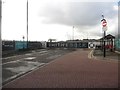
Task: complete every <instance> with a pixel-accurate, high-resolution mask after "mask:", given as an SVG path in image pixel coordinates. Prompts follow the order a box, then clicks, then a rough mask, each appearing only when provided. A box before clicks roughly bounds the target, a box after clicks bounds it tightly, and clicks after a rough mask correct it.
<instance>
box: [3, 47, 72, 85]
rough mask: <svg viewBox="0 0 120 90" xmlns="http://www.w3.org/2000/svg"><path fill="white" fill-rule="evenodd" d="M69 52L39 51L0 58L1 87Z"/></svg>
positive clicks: (59, 50)
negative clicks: (0, 66) (0, 65)
mask: <svg viewBox="0 0 120 90" xmlns="http://www.w3.org/2000/svg"><path fill="white" fill-rule="evenodd" d="M71 51H72V50H68V49H49V50H47V49H40V50H37V51H35V50H33V51H31V52H30V53H26V54H23V55H16V56H11V57H6V58H2V78H3V80H2V82H3V85H5V84H7V83H8V82H10V81H12V80H14V79H16V78H18V77H20V76H21V75H24V74H26V73H28V72H30V71H33V70H34V69H36V68H39V67H41V66H43V65H46V64H48V63H50V62H51V61H53V60H54V59H56V58H58V57H60V56H62V55H64V54H66V53H69V52H71Z"/></svg>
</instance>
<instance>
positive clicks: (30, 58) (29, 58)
mask: <svg viewBox="0 0 120 90" xmlns="http://www.w3.org/2000/svg"><path fill="white" fill-rule="evenodd" d="M35 58H36V57H28V58H24V59H28V60H32V59H35Z"/></svg>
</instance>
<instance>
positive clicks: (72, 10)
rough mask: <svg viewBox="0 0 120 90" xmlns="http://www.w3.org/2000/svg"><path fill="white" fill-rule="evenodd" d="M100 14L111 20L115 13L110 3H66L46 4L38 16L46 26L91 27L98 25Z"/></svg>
mask: <svg viewBox="0 0 120 90" xmlns="http://www.w3.org/2000/svg"><path fill="white" fill-rule="evenodd" d="M102 12H103V13H104V14H105V17H107V18H113V17H114V16H115V15H116V13H117V12H116V11H114V10H113V3H112V2H104V3H102V2H100V3H99V2H67V3H47V4H46V5H45V7H43V11H40V13H39V15H40V16H41V17H44V20H43V23H47V24H64V25H69V26H71V25H78V26H82V27H89V26H90V27H91V26H95V25H97V24H99V23H100V20H101V14H102Z"/></svg>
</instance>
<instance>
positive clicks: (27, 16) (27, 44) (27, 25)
mask: <svg viewBox="0 0 120 90" xmlns="http://www.w3.org/2000/svg"><path fill="white" fill-rule="evenodd" d="M27 49H28V0H27Z"/></svg>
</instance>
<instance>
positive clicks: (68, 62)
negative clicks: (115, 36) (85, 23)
mask: <svg viewBox="0 0 120 90" xmlns="http://www.w3.org/2000/svg"><path fill="white" fill-rule="evenodd" d="M89 53H90V50H77V51H74V52H72V53H69V54H66V55H64V56H62V57H59V58H57V59H55V60H54V61H53V62H51V63H49V64H47V65H45V66H44V67H41V68H39V69H37V70H34V71H32V72H31V73H28V74H27V75H24V76H22V77H20V78H18V79H16V80H14V81H12V82H10V83H8V84H6V85H5V86H3V88H118V63H115V62H112V61H111V62H107V61H103V60H93V59H92V58H91V59H89V58H88V54H89Z"/></svg>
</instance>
